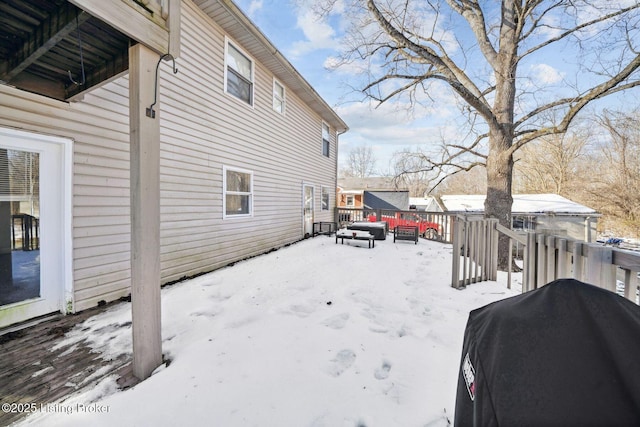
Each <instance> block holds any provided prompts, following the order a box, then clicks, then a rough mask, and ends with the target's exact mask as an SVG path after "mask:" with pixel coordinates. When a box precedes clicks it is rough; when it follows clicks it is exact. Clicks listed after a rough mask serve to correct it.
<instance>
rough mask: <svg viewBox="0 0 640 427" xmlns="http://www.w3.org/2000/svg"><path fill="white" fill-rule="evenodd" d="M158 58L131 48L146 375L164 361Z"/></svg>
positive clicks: (135, 309)
mask: <svg viewBox="0 0 640 427" xmlns="http://www.w3.org/2000/svg"><path fill="white" fill-rule="evenodd" d="M158 60H159V57H158V54H157V53H155V52H154V51H152V50H151V49H149V48H147V47H145V46H144V45H143V44H141V43H139V44H136V45H134V46H132V47H131V48H130V49H129V124H130V131H131V133H130V150H131V153H130V156H131V157H130V168H131V171H130V174H131V307H132V308H131V309H132V321H133V324H132V329H133V375H134V376H135V377H136V378H138V379H140V380H144V379H146V378H148V377H149V376H150V375H151V373H152V372H153V370H154V369H156V368H157V367H158V366H160V364H161V363H162V339H161V331H160V118H159V117H158V116H157V117H156V118H155V119H152V118H150V117H147V116H146V113H145V112H146V108H147V107H148V106H149V105H150V104H151V103H153V100H154V93H155V87H154V83H155V81H156V76H155V71H156V64H157V62H158ZM156 109H159V108H158V104H156ZM158 113H159V112H158Z"/></svg>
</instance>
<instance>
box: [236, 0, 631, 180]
mask: <svg viewBox="0 0 640 427" xmlns="http://www.w3.org/2000/svg"><path fill="white" fill-rule="evenodd" d="M622 1H623V2H627V1H631V0H622ZM235 2H236V3H237V4H238V6H239V7H240V8H241V9H242V10H243V11H244V12H245V13H246V14H247V15H248V16H249V18H250V19H251V20H252V21H253V22H254V23H255V24H256V25H257V26H258V28H260V30H261V31H262V32H263V33H264V34H265V35H266V36H267V37H268V38H269V39H270V40H271V42H272V43H273V44H274V45H275V46H276V47H277V48H278V49H279V50H280V51H281V52H282V53H283V54H284V55H285V57H286V58H287V59H288V60H289V61H290V62H291V63H292V64H293V66H294V67H295V68H296V69H297V70H298V71H299V72H300V74H301V75H302V76H303V77H304V78H305V79H306V80H307V81H308V82H309V83H310V84H311V85H312V86H313V87H314V88H315V89H316V91H317V92H318V93H319V94H320V95H321V96H322V97H323V98H324V99H325V100H326V101H327V103H328V104H329V105H331V106H332V107H334V109H335V110H336V112H337V113H338V114H339V115H340V117H342V119H343V120H344V121H345V122H346V123H347V124H348V125H349V128H350V130H349V131H348V132H347V133H346V134H344V135H341V136H340V145H339V161H340V163H341V164H342V162H343V161H344V160H345V158H346V157H347V155H348V153H349V151H350V150H351V149H352V148H354V147H357V146H361V145H369V146H371V147H372V148H373V150H374V154H375V156H376V158H377V165H376V166H377V169H378V170H379V171H381V172H382V173H386V172H388V171H389V169H390V164H391V162H390V158H391V156H392V154H393V153H394V152H395V151H397V150H399V149H404V148H412V147H415V146H417V145H421V146H431V147H434V149H435V147H437V146H438V145H439V142H440V140H441V135H446V136H447V137H449V138H451V137H452V136H453V137H454V138H458V139H459V138H460V135H457V132H459V129H461V126H460V123H459V122H460V121H461V120H463V118H462V117H461V115H460V113H459V109H458V108H457V104H456V102H457V101H456V100H455V99H454V98H453V97H452V95H451V94H450V92H449V91H448V90H442V91H438V90H432V91H430V93H429V96H430V97H431V98H432V99H434V101H435V102H434V103H431V105H428V106H425V107H423V108H417V109H414V110H413V111H412V112H411V116H410V115H409V114H408V113H407V111H406V109H403V108H402V105H401V104H399V103H397V102H396V103H388V104H383V105H382V106H380V107H378V108H377V109H372V108H371V107H370V105H369V104H368V103H366V102H359V100H361V99H362V95H361V94H357V93H354V92H353V91H350V90H349V89H348V88H347V84H349V83H353V82H354V75H352V74H349V72H350V70H349V69H347V68H344V67H342V68H339V69H337V70H335V71H329V70H328V65H330V64H331V63H332V59H333V58H335V57H336V56H337V55H338V54H339V52H340V49H341V48H342V44H341V39H342V36H343V35H344V32H343V28H345V27H346V26H347V25H348V23H347V21H346V20H345V19H344V16H343V14H341V13H333V14H331V15H329V16H328V17H327V18H326V19H325V20H323V21H320V20H318V19H317V17H316V16H315V15H314V14H313V13H312V12H311V10H310V9H309V7H307V6H305V4H314V1H313V0H235ZM338 4H340V2H338ZM338 12H339V11H338ZM465 27H466V25H465ZM456 37H462V38H464V34H460V33H459V32H458V33H457V34H456ZM600 54H601V52H596V53H595V54H594V55H596V56H598V55H600ZM465 55H466V56H465V58H466V59H467V60H468V61H469V62H467V66H468V67H473V66H474V65H473V64H474V63H475V62H478V63H480V62H482V61H473V59H472V58H473V55H474V52H473V51H469V52H467V53H465ZM581 60H582V61H588V60H589V54H588V53H587V54H585V55H583V57H582V58H581ZM572 61H573V52H563V51H562V46H559V47H558V48H556V49H555V50H551V51H543V52H542V55H535V56H533V57H531V59H528V60H526V61H523V62H522V63H521V64H520V65H519V69H518V70H519V78H520V87H526V86H525V85H526V84H530V87H527V89H528V92H529V93H534V95H533V97H535V100H534V102H538V100H539V99H540V98H543V97H544V96H545V95H544V94H545V91H543V90H540V89H539V85H542V84H544V85H547V88H546V91H547V92H546V93H547V94H549V95H550V96H554V95H555V94H557V93H558V91H561V90H563V87H567V86H568V85H572V84H576V85H580V84H581V83H582V82H581V80H580V79H578V78H576V76H575V73H574V72H573V71H571V68H572V67H574V66H575V64H574V63H572ZM476 71H478V72H479V73H482V72H483V71H482V70H476ZM467 72H469V70H467ZM523 82H525V83H523ZM356 85H357V84H356ZM628 96H630V95H628ZM625 102H626V100H625ZM618 103H619V101H618ZM525 107H526V106H525ZM457 122H458V123H457Z"/></svg>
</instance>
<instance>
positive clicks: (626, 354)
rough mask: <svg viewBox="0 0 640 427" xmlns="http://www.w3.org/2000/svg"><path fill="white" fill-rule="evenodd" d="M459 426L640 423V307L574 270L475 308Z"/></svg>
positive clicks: (469, 331)
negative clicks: (576, 277)
mask: <svg viewBox="0 0 640 427" xmlns="http://www.w3.org/2000/svg"><path fill="white" fill-rule="evenodd" d="M454 425H455V426H482V427H485V426H535V427H547V426H563V427H571V426H579V427H585V426H598V427H609V426H640V307H639V306H637V305H636V304H634V303H632V302H631V301H628V300H626V299H624V298H622V297H621V296H619V295H617V294H615V293H613V292H610V291H607V290H604V289H600V288H597V287H595V286H592V285H588V284H586V283H582V282H579V281H577V280H573V279H562V280H556V281H554V282H551V283H550V284H548V285H546V286H543V287H542V288H540V289H537V290H535V291H532V292H529V293H526V294H523V295H518V296H516V297H512V298H508V299H505V300H502V301H498V302H495V303H493V304H489V305H487V306H485V307H482V308H479V309H477V310H474V311H472V312H471V313H470V314H469V320H468V322H467V328H466V331H465V334H464V344H463V348H462V358H461V361H460V375H459V378H458V389H457V396H456V408H455V421H454Z"/></svg>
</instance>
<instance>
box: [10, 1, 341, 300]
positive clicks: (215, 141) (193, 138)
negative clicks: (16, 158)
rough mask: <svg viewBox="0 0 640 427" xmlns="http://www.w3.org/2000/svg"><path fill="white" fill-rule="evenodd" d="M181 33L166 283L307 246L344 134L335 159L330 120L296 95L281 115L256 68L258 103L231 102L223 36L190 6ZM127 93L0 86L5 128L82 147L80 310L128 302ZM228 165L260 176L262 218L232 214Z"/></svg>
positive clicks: (170, 115) (76, 200) (165, 225)
mask: <svg viewBox="0 0 640 427" xmlns="http://www.w3.org/2000/svg"><path fill="white" fill-rule="evenodd" d="M181 37H182V43H181V55H180V58H179V59H178V60H177V67H178V69H179V72H178V74H173V73H172V72H171V70H170V68H171V67H170V66H169V65H167V64H166V63H163V64H160V90H159V100H160V108H159V110H158V115H157V118H158V119H159V120H160V126H161V136H160V147H161V158H160V175H161V176H160V191H161V200H160V209H161V235H160V237H161V275H162V282H163V283H166V282H169V281H173V280H177V279H180V278H182V277H185V276H191V275H194V274H198V273H201V272H206V271H211V270H214V269H216V268H219V267H222V266H225V265H227V264H229V263H231V262H234V261H237V260H240V259H243V258H246V257H250V256H253V255H257V254H260V253H263V252H265V251H268V250H269V249H272V248H275V247H280V246H282V245H285V244H287V243H291V242H294V241H297V240H299V239H301V238H302V237H303V205H302V194H303V185H312V186H313V187H314V211H315V213H314V221H332V220H333V215H334V209H333V208H334V206H335V191H333V189H335V188H336V166H337V160H336V156H337V142H336V131H335V129H333V128H332V129H331V145H330V156H329V157H326V156H324V155H323V154H322V122H323V118H322V117H320V116H319V115H318V114H316V113H315V112H313V111H312V110H311V109H310V108H309V107H308V106H307V105H306V104H304V103H303V102H302V101H301V100H300V99H299V98H298V97H297V96H296V95H295V94H294V93H293V91H290V90H287V91H286V112H285V114H284V115H281V114H279V113H277V112H276V111H274V110H273V108H272V105H273V103H272V87H273V86H272V85H273V78H274V76H273V74H272V73H270V72H269V70H268V69H266V68H265V67H264V66H262V65H261V64H260V63H257V62H255V80H254V83H255V92H254V105H253V107H251V106H249V105H246V104H243V103H242V101H239V100H238V99H236V98H234V97H232V96H230V95H228V94H226V93H225V92H224V80H223V76H224V51H225V34H224V32H223V31H222V30H221V28H220V27H219V26H218V25H216V24H215V23H214V22H213V21H212V20H211V19H210V18H209V17H208V16H207V15H205V14H204V13H203V12H202V11H201V10H200V9H199V8H197V6H195V5H194V4H193V3H192V2H191V1H184V2H183V7H182V28H181ZM236 45H237V44H236ZM239 47H240V48H242V46H239ZM254 61H255V60H254ZM149 83H150V84H152V82H149ZM128 96H129V92H128V78H127V77H126V76H123V77H120V78H117V79H115V80H114V81H112V82H110V83H107V84H105V85H103V86H102V87H100V88H97V89H95V90H92V91H90V92H89V93H86V94H85V95H84V98H83V100H82V101H79V102H74V103H64V102H58V101H54V100H50V99H47V98H44V97H41V96H37V95H32V94H29V93H27V92H22V91H18V90H16V89H13V88H10V87H6V86H1V85H0V126H6V127H13V128H19V129H23V130H27V131H32V132H37V133H45V134H51V135H57V136H64V137H68V138H71V139H73V140H74V156H73V212H72V216H73V266H72V267H73V299H74V310H76V311H77V310H83V309H86V308H88V307H92V306H94V305H96V304H97V303H98V302H99V301H101V300H105V301H110V300H114V299H117V298H119V297H122V296H125V295H128V294H129V288H130V227H131V225H130V209H129V205H130V199H129V197H130V196H129V119H128V105H129V104H128V102H129V101H128ZM225 167H229V168H238V169H242V170H246V171H249V172H251V173H252V174H253V215H252V216H250V217H244V218H226V219H225V218H223V211H222V206H223V204H222V198H223V188H222V187H223V169H224V168H225ZM323 187H325V192H328V194H329V196H328V197H329V204H328V205H326V204H325V205H323V203H322V193H323V191H322V188H323ZM329 189H331V191H329ZM323 207H324V208H325V209H323Z"/></svg>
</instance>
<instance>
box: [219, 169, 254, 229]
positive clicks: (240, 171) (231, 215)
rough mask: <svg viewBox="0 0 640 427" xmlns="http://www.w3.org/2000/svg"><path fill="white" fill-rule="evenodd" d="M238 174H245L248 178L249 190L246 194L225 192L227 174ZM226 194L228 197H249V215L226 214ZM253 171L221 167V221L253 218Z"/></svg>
mask: <svg viewBox="0 0 640 427" xmlns="http://www.w3.org/2000/svg"><path fill="white" fill-rule="evenodd" d="M228 171H231V172H238V173H243V174H247V175H249V177H250V180H249V183H250V187H251V188H250V189H249V191H248V192H239V191H228V190H227V172H228ZM227 194H229V195H240V196H249V213H241V214H227ZM253 194H254V187H253V171H250V170H247V169H241V168H236V167H232V166H222V218H223V219H235V218H251V217H253V212H254V209H253Z"/></svg>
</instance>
